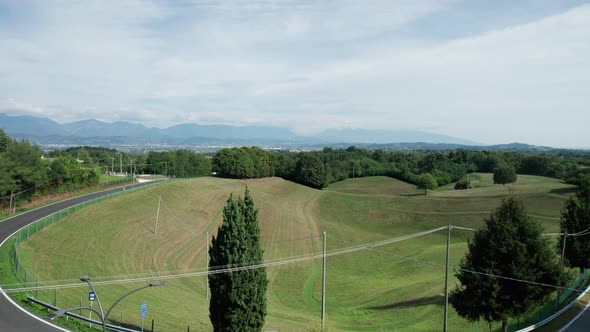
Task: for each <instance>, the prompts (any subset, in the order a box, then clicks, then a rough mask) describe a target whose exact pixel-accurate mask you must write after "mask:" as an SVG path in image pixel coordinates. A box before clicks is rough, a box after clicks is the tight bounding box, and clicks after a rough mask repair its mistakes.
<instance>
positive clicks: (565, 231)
mask: <svg viewBox="0 0 590 332" xmlns="http://www.w3.org/2000/svg"><path fill="white" fill-rule="evenodd" d="M566 239H567V229H564V230H563V244H562V246H561V264H564V262H563V259H564V258H565V241H566ZM560 296H561V292H560V291H557V299H556V300H555V302H556V307H557V309H559V297H560Z"/></svg>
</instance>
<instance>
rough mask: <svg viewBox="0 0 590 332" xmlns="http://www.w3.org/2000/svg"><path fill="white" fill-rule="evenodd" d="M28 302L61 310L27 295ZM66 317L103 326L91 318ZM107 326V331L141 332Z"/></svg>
mask: <svg viewBox="0 0 590 332" xmlns="http://www.w3.org/2000/svg"><path fill="white" fill-rule="evenodd" d="M27 300H29V301H31V302H33V303H36V304H38V305H41V306H44V307H45V308H47V309H51V310H53V311H57V310H59V309H60V308H58V307H55V306H52V305H51V304H49V303H45V302H43V301H41V300H37V299H36V298H34V297H32V296H30V295H27ZM65 315H66V316H69V317H72V318H76V319H79V320H81V321H84V322H86V323H92V324H95V325H98V326H102V322H101V321H97V320H94V319H90V318H87V317H84V316H82V315H78V314H75V313H73V312H66V313H65ZM106 326H107V329H108V330H111V331H115V332H140V331H138V330H133V329H130V328H126V327H122V326H117V325H113V324H109V323H107V324H106Z"/></svg>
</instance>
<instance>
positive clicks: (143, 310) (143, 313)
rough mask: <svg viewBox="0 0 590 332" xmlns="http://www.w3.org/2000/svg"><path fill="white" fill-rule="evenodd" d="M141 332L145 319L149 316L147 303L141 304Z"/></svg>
mask: <svg viewBox="0 0 590 332" xmlns="http://www.w3.org/2000/svg"><path fill="white" fill-rule="evenodd" d="M140 312H141V332H143V321H144V319H145V316H147V303H145V302H144V303H142V304H141V309H140Z"/></svg>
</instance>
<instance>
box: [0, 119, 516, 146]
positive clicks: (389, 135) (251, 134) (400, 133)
mask: <svg viewBox="0 0 590 332" xmlns="http://www.w3.org/2000/svg"><path fill="white" fill-rule="evenodd" d="M0 128H2V129H4V131H5V132H6V133H7V134H9V135H11V136H13V137H17V138H24V139H29V140H31V141H33V142H36V143H39V144H44V145H47V144H77V145H85V144H87V145H102V146H109V142H112V143H113V144H122V143H125V142H128V143H129V144H169V145H174V144H177V145H183V146H191V145H202V144H215V145H220V144H221V145H223V144H226V145H254V144H256V145H260V144H306V145H312V144H319V145H321V144H324V145H339V144H342V145H345V144H349V145H352V144H365V145H367V144H368V145H373V144H375V145H380V144H391V143H394V144H404V145H403V146H404V147H408V146H414V145H407V144H405V143H419V144H421V145H417V146H425V145H424V144H426V146H427V145H428V144H439V145H440V146H439V147H442V146H445V145H447V146H453V145H457V146H481V145H480V144H478V143H476V142H472V141H469V140H465V139H460V138H455V137H450V136H446V135H440V134H435V133H430V132H425V131H414V130H391V131H389V130H368V129H328V130H326V131H324V132H322V133H320V134H318V135H315V136H307V137H302V136H297V135H295V134H294V133H293V132H291V131H290V130H289V129H286V128H279V127H268V126H242V127H239V126H225V125H199V124H194V123H185V124H179V125H176V126H172V127H169V128H165V129H160V128H148V127H146V126H144V125H142V124H136V123H130V122H125V121H118V122H114V123H108V122H102V121H98V120H82V121H76V122H72V123H66V124H60V123H57V122H55V121H53V120H50V119H47V118H39V117H32V116H9V115H6V114H2V113H0ZM392 146H395V145H392ZM508 148H517V149H520V148H522V147H521V146H514V145H511V146H508Z"/></svg>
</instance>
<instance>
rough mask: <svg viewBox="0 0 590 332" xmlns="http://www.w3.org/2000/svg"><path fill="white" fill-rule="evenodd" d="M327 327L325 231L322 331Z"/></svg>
mask: <svg viewBox="0 0 590 332" xmlns="http://www.w3.org/2000/svg"><path fill="white" fill-rule="evenodd" d="M325 328H326V232H324V257H323V259H322V331H324V329H325Z"/></svg>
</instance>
